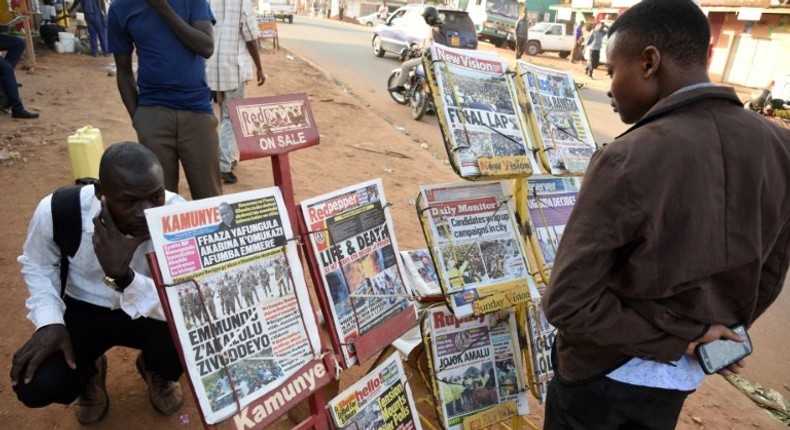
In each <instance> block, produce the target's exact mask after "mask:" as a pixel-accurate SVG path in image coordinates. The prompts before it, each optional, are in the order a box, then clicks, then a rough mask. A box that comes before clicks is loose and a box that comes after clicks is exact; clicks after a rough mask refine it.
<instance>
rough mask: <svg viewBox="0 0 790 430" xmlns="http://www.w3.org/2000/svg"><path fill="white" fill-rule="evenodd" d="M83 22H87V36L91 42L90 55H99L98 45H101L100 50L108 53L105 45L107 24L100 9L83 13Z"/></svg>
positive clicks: (108, 50)
mask: <svg viewBox="0 0 790 430" xmlns="http://www.w3.org/2000/svg"><path fill="white" fill-rule="evenodd" d="M85 22H86V23H87V24H88V37H89V38H90V44H91V55H93V56H94V57H95V56H97V55H99V46H98V45H101V52H102V53H103V54H109V53H110V49H109V47H107V25H106V24H105V23H104V15H103V14H102V13H101V11H98V10H97V11H94V12H91V13H86V14H85Z"/></svg>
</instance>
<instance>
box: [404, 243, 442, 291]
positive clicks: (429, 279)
mask: <svg viewBox="0 0 790 430" xmlns="http://www.w3.org/2000/svg"><path fill="white" fill-rule="evenodd" d="M400 257H401V260H402V262H403V267H404V269H405V272H406V274H407V279H408V281H409V282H408V285H410V287H411V290H412V292H414V294H415V295H416V296H417V298H418V299H419V300H431V299H434V298H436V297H441V295H442V289H441V288H440V287H439V277H438V276H437V275H436V268H435V267H434V264H433V260H432V259H431V253H430V252H429V251H428V250H427V249H411V250H408V251H401V252H400Z"/></svg>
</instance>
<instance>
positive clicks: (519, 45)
mask: <svg viewBox="0 0 790 430" xmlns="http://www.w3.org/2000/svg"><path fill="white" fill-rule="evenodd" d="M515 33H516V60H520V59H521V56H522V55H524V51H525V50H526V48H527V39H529V19H528V18H527V11H526V10H524V15H522V16H521V19H519V20H518V22H517V23H516V30H515Z"/></svg>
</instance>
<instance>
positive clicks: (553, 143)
mask: <svg viewBox="0 0 790 430" xmlns="http://www.w3.org/2000/svg"><path fill="white" fill-rule="evenodd" d="M516 69H517V73H518V76H519V78H520V79H519V84H520V85H523V87H524V91H525V94H526V95H527V97H528V99H529V103H530V105H531V109H529V117H530V119H531V121H532V124H533V128H534V134H535V136H536V137H537V139H538V142H537V143H538V146H539V148H540V149H541V150H540V151H539V153H540V159H541V162H542V164H543V166H544V168H545V169H546V171H547V172H548V173H551V174H553V175H559V174H576V175H581V174H584V172H585V171H586V170H587V165H588V164H589V163H590V157H592V154H593V152H595V149H596V145H595V141H594V139H593V135H592V129H591V128H590V123H589V121H588V120H587V115H586V114H585V112H584V106H583V105H582V102H581V98H579V94H578V93H577V92H576V86H575V84H574V81H573V74H572V73H571V72H570V71H563V70H556V69H551V68H547V67H541V66H536V65H534V64H531V63H527V62H526V61H521V60H519V61H516Z"/></svg>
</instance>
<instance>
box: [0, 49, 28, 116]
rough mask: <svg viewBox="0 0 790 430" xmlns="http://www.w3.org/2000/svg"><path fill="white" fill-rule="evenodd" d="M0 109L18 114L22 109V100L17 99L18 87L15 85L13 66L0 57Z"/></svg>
mask: <svg viewBox="0 0 790 430" xmlns="http://www.w3.org/2000/svg"><path fill="white" fill-rule="evenodd" d="M0 90H2V94H0V108H2V109H8V108H11V110H12V111H14V112H18V111H21V110H22V109H24V107H23V106H22V100H21V99H20V98H19V87H17V85H16V75H14V66H13V65H11V63H9V62H8V61H7V60H6V59H5V58H3V57H0Z"/></svg>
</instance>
